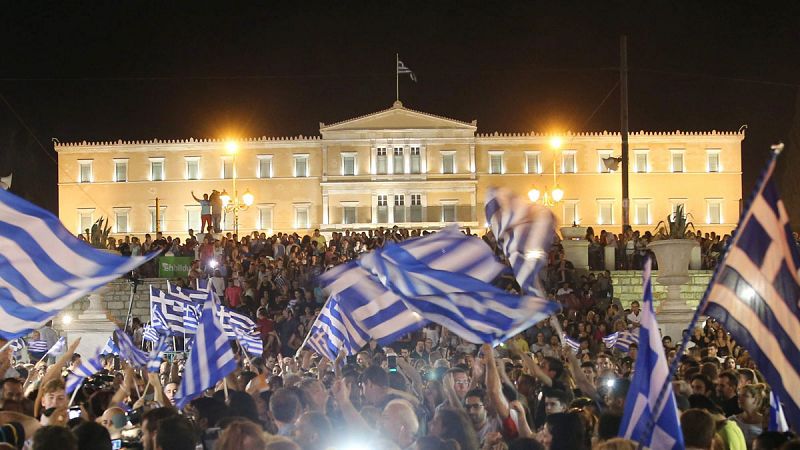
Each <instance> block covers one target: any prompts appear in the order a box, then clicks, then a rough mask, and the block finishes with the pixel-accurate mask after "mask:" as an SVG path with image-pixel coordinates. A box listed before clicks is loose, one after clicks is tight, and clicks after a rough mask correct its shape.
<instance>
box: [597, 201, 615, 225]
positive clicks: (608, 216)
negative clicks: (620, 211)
mask: <svg viewBox="0 0 800 450" xmlns="http://www.w3.org/2000/svg"><path fill="white" fill-rule="evenodd" d="M597 223H598V224H600V225H614V200H611V199H598V200H597Z"/></svg>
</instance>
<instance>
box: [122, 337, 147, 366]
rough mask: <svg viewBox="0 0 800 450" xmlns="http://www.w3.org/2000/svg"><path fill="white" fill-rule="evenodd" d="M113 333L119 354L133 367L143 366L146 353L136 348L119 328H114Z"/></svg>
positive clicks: (145, 360)
mask: <svg viewBox="0 0 800 450" xmlns="http://www.w3.org/2000/svg"><path fill="white" fill-rule="evenodd" d="M114 334H116V335H117V341H118V342H119V356H120V357H121V358H122V359H125V360H127V361H128V362H130V363H131V365H132V366H134V367H144V366H145V365H146V364H147V353H145V352H143V351H141V350H139V349H138V348H136V345H134V343H133V341H132V340H131V338H130V336H128V335H127V334H126V333H125V332H123V331H122V330H120V329H119V328H117V329H116V330H114Z"/></svg>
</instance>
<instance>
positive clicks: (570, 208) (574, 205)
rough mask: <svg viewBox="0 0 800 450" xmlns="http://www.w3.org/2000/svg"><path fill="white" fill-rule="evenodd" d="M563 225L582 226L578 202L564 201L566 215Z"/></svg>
mask: <svg viewBox="0 0 800 450" xmlns="http://www.w3.org/2000/svg"><path fill="white" fill-rule="evenodd" d="M563 218H564V220H563V222H562V223H563V225H564V226H567V227H568V226H571V225H572V224H580V223H581V218H580V216H579V215H578V201H577V200H564V215H563Z"/></svg>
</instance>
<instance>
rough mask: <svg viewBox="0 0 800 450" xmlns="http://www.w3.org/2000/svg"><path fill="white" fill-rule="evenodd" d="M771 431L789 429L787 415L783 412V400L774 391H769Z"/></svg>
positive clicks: (768, 428)
mask: <svg viewBox="0 0 800 450" xmlns="http://www.w3.org/2000/svg"><path fill="white" fill-rule="evenodd" d="M767 430H769V431H778V432H780V433H785V432H787V431H789V424H788V423H786V416H784V414H783V407H782V406H781V401H780V399H779V398H778V396H777V395H775V392H774V391H770V393H769V425H768V427H767Z"/></svg>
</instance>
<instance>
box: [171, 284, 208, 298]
mask: <svg viewBox="0 0 800 450" xmlns="http://www.w3.org/2000/svg"><path fill="white" fill-rule="evenodd" d="M167 292H169V293H170V294H172V295H174V296H176V297H178V298H180V299H183V300H186V301H190V302H194V303H200V304H202V303H203V302H204V301H206V298H207V297H208V290H202V289H201V290H194V289H186V288H182V287H180V286H176V285H175V284H174V283H172V282H170V281H167Z"/></svg>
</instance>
